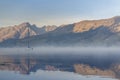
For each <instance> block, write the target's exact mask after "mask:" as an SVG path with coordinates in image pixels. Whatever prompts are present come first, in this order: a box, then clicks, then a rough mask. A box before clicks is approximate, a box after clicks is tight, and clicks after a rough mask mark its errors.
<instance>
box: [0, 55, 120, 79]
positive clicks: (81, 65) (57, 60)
mask: <svg viewBox="0 0 120 80" xmlns="http://www.w3.org/2000/svg"><path fill="white" fill-rule="evenodd" d="M119 63H120V59H119V55H113V54H112V55H107V56H105V55H104V56H103V55H91V54H90V55H88V54H87V55H84V54H82V55H80V54H71V55H68V54H64V55H63V54H49V55H48V54H41V55H40V54H34V55H33V54H22V55H17V54H12V55H0V79H2V77H3V76H2V75H3V74H5V75H8V74H11V75H12V76H13V77H16V78H18V79H17V80H19V77H20V76H22V77H23V78H25V77H26V76H27V78H25V79H22V80H33V77H35V76H37V75H39V76H41V77H37V78H38V79H44V78H45V79H44V80H50V78H51V79H52V80H68V79H71V80H81V78H83V79H82V80H91V79H92V80H110V78H100V77H95V76H102V77H111V80H112V78H120V65H119ZM14 72H15V73H14ZM16 73H17V74H16ZM75 73H77V74H75ZM52 74H54V75H52ZM46 75H47V77H45V76H46ZM51 75H52V76H51ZM82 75H94V76H93V77H85V76H82ZM28 76H29V77H28ZM31 76H33V77H31ZM53 76H54V77H53ZM71 76H72V77H71ZM42 77H43V78H42ZM61 77H62V78H61ZM3 78H5V77H3ZM28 78H29V79H28ZM2 80H10V79H2ZM11 80H14V79H13V78H12V79H11ZM15 80H16V79H15ZM20 80H21V79H20Z"/></svg>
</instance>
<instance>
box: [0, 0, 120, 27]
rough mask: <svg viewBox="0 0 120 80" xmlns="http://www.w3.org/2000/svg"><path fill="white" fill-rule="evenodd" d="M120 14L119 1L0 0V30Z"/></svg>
mask: <svg viewBox="0 0 120 80" xmlns="http://www.w3.org/2000/svg"><path fill="white" fill-rule="evenodd" d="M119 15H120V0H0V27H4V26H10V25H17V24H20V23H23V22H30V23H31V24H36V25H37V26H43V25H62V24H69V23H74V22H79V21H81V20H86V19H87V20H89V19H102V18H110V17H113V16H119Z"/></svg>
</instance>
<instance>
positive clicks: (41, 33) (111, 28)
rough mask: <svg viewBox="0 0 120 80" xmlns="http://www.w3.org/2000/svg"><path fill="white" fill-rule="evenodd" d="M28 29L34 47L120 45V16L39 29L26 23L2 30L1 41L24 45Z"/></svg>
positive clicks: (0, 30) (0, 32) (0, 31)
mask: <svg viewBox="0 0 120 80" xmlns="http://www.w3.org/2000/svg"><path fill="white" fill-rule="evenodd" d="M2 29H3V31H2ZM4 29H5V30H4ZM28 29H30V38H29V39H30V41H31V42H32V43H31V44H32V45H35V44H37V45H44V44H45V45H46V44H47V45H54V44H56V45H64V44H66V45H73V44H77V45H78V44H79V45H81V46H82V45H83V44H85V45H89V44H94V45H98V44H100V45H104V44H107V45H116V44H117V45H118V44H119V41H120V38H119V37H120V16H115V17H112V18H108V19H100V20H84V21H80V22H77V23H73V24H67V25H62V26H55V25H52V26H43V27H37V26H36V25H31V24H30V23H28V22H25V23H22V24H20V25H15V26H13V27H7V28H0V34H3V35H2V36H4V37H2V36H1V35H0V41H1V42H2V41H3V42H4V41H5V42H6V41H9V39H13V40H14V39H16V40H18V42H15V44H22V43H23V44H24V43H26V41H27V40H28V39H27V37H28V35H27V31H28ZM9 32H10V33H9ZM4 34H6V35H4ZM8 34H9V35H8ZM20 42H22V43H20ZM114 42H115V43H116V44H114ZM2 44H3V43H2ZM3 45H4V44H3ZM119 45H120V44H119Z"/></svg>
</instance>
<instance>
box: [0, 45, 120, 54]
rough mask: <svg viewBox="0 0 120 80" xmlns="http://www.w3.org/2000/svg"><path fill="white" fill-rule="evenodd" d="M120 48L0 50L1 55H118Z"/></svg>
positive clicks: (20, 48)
mask: <svg viewBox="0 0 120 80" xmlns="http://www.w3.org/2000/svg"><path fill="white" fill-rule="evenodd" d="M119 51H120V49H119V47H49V46H48V47H33V48H26V47H19V48H18V47H17V48H0V54H26V53H33V54H95V55H100V54H101V55H105V54H118V53H119Z"/></svg>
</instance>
